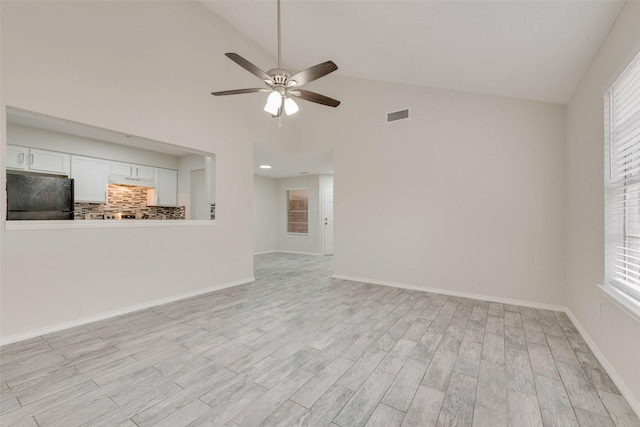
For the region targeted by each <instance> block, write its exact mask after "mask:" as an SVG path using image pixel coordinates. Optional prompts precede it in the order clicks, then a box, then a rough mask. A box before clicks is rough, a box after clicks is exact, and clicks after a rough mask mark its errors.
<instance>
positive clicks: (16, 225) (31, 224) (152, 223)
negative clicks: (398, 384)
mask: <svg viewBox="0 0 640 427" xmlns="http://www.w3.org/2000/svg"><path fill="white" fill-rule="evenodd" d="M213 225H216V221H215V220H207V219H201V220H162V219H157V220H156V219H144V220H143V219H138V220H136V219H121V220H106V219H105V220H94V221H92V220H79V221H62V220H61V221H5V227H4V228H5V230H7V231H14V230H57V229H64V228H66V229H68V228H72V229H78V228H141V227H201V226H205V227H210V226H213Z"/></svg>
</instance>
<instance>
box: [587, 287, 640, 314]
mask: <svg viewBox="0 0 640 427" xmlns="http://www.w3.org/2000/svg"><path fill="white" fill-rule="evenodd" d="M597 286H598V287H599V288H600V290H601V291H602V293H603V294H604V296H605V297H606V298H607V299H608V300H609V301H611V302H613V303H614V304H615V305H617V306H618V307H620V308H621V309H622V310H623V311H624V312H626V313H627V314H629V315H630V316H631V317H632V318H634V319H635V320H636V321H637V322H639V323H640V303H638V302H637V301H636V300H634V299H633V298H631V297H629V296H628V295H627V294H625V293H624V292H621V291H619V290H618V289H616V288H615V287H613V286H611V285H597Z"/></svg>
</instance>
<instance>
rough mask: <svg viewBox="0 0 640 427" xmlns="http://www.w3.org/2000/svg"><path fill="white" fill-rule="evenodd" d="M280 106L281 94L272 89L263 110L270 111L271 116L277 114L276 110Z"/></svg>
mask: <svg viewBox="0 0 640 427" xmlns="http://www.w3.org/2000/svg"><path fill="white" fill-rule="evenodd" d="M281 106H282V95H281V94H280V92H278V91H276V90H274V91H273V92H271V93H270V94H269V97H268V98H267V104H266V105H265V106H264V111H266V112H267V113H270V114H271V115H272V116H275V115H277V114H278V110H280V107H281Z"/></svg>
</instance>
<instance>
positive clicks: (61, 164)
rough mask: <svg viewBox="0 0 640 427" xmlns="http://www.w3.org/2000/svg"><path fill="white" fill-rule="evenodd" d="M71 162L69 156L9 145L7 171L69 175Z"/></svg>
mask: <svg viewBox="0 0 640 427" xmlns="http://www.w3.org/2000/svg"><path fill="white" fill-rule="evenodd" d="M70 162H71V156H70V155H69V154H65V153H58V152H56V151H49V150H40V149H37V148H27V147H20V146H16V145H7V169H13V170H24V171H30V172H40V173H51V174H56V175H69V172H70Z"/></svg>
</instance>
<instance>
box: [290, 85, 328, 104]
mask: <svg viewBox="0 0 640 427" xmlns="http://www.w3.org/2000/svg"><path fill="white" fill-rule="evenodd" d="M289 94H290V95H293V96H295V97H297V98H300V99H304V100H305V101H311V102H315V103H316V104H322V105H327V106H329V107H337V106H338V105H340V101H338V100H337V99H333V98H329V97H328V96H324V95H320V94H319V93H315V92H311V91H308V90H304V89H295V90H290V91H289Z"/></svg>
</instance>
